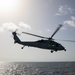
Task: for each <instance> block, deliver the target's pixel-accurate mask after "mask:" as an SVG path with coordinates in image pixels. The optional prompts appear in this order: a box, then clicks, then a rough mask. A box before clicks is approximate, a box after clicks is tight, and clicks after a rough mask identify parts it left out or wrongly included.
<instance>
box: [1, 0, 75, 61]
mask: <svg viewBox="0 0 75 75" xmlns="http://www.w3.org/2000/svg"><path fill="white" fill-rule="evenodd" d="M59 24H62V25H63V27H62V28H61V29H60V30H59V31H58V32H57V33H56V34H55V35H54V37H53V38H54V39H62V40H75V0H0V61H20V62H22V61H24V62H30V61H32V62H33V61H34V62H50V61H75V43H74V42H65V41H57V40H56V42H58V43H61V44H62V45H63V46H64V47H65V48H66V50H67V51H66V52H65V51H58V52H54V53H51V52H50V50H46V49H45V50H43V49H39V48H34V47H27V46H26V47H25V48H24V49H21V47H22V45H20V44H14V40H13V37H12V32H11V31H15V30H16V29H17V30H18V31H17V33H19V34H21V35H20V36H18V37H19V38H20V40H22V41H37V40H40V38H37V37H34V36H30V35H26V34H22V31H25V32H29V33H34V34H37V35H41V36H45V37H50V36H51V35H52V34H53V32H54V31H55V29H56V28H57V27H58V26H59Z"/></svg>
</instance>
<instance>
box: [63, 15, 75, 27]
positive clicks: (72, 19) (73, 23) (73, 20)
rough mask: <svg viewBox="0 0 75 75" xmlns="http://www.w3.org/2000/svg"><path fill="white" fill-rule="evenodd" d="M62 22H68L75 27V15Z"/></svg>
mask: <svg viewBox="0 0 75 75" xmlns="http://www.w3.org/2000/svg"><path fill="white" fill-rule="evenodd" d="M64 24H68V25H69V26H71V27H75V17H74V16H71V19H70V20H66V21H64Z"/></svg>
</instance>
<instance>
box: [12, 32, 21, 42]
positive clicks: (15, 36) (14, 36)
mask: <svg viewBox="0 0 75 75" xmlns="http://www.w3.org/2000/svg"><path fill="white" fill-rule="evenodd" d="M12 34H13V39H14V43H21V40H20V39H19V38H18V36H17V33H16V32H12Z"/></svg>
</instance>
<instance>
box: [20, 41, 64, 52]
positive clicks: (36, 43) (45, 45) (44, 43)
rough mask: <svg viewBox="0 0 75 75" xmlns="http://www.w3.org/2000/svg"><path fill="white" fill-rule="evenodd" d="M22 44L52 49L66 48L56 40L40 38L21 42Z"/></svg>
mask: <svg viewBox="0 0 75 75" xmlns="http://www.w3.org/2000/svg"><path fill="white" fill-rule="evenodd" d="M20 44H21V45H24V46H30V47H37V48H42V49H49V50H50V49H51V50H56V51H57V50H64V49H65V48H64V47H63V46H62V45H61V44H59V43H57V42H54V41H48V40H39V41H34V42H32V41H29V42H28V41H27V42H26V41H25V42H20Z"/></svg>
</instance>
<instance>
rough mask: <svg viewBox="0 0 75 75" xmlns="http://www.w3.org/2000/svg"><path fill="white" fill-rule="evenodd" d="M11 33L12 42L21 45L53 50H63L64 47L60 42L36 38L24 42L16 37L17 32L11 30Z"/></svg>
mask: <svg viewBox="0 0 75 75" xmlns="http://www.w3.org/2000/svg"><path fill="white" fill-rule="evenodd" d="M12 34H13V39H14V43H18V44H21V45H23V46H30V47H37V48H42V49H48V50H50V49H51V50H54V51H58V50H65V48H64V47H63V46H62V45H61V44H59V43H57V42H55V41H52V40H38V41H25V42H24V41H21V40H20V39H19V38H18V36H17V35H16V34H17V33H15V32H13V33H12ZM22 49H23V47H22Z"/></svg>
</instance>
